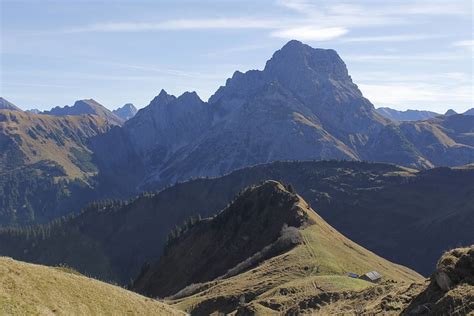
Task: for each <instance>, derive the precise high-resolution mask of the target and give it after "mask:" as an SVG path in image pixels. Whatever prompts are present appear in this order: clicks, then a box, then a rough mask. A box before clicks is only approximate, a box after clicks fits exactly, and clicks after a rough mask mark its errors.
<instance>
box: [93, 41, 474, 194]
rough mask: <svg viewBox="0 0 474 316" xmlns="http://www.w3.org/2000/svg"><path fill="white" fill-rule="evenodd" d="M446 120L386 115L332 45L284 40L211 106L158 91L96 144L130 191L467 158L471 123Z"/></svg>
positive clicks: (106, 170)
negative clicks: (358, 163)
mask: <svg viewBox="0 0 474 316" xmlns="http://www.w3.org/2000/svg"><path fill="white" fill-rule="evenodd" d="M443 120H448V117H444V118H441V119H438V120H435V121H433V122H431V121H430V122H425V123H422V124H421V123H420V124H418V123H417V122H416V123H413V122H411V123H410V122H403V123H400V122H393V121H390V120H388V119H386V118H384V117H383V116H381V115H380V114H379V113H377V111H376V110H375V108H374V106H373V105H372V104H371V103H370V102H369V101H368V100H367V99H365V98H364V97H363V95H362V93H361V92H360V90H359V89H358V88H357V86H356V85H355V84H354V83H353V82H352V79H351V77H350V76H349V74H348V71H347V68H346V66H345V64H344V62H343V61H342V60H341V58H340V57H339V56H338V54H337V53H336V52H335V51H334V50H326V49H314V48H311V47H310V46H308V45H305V44H303V43H300V42H298V41H290V42H289V43H287V44H286V45H285V46H284V47H283V48H281V49H280V50H278V51H277V52H275V54H274V55H273V57H272V58H271V59H270V60H269V61H268V62H267V63H266V65H265V68H264V69H263V70H251V71H248V72H246V73H241V72H238V71H237V72H235V73H234V75H233V76H232V78H230V79H228V80H227V81H226V84H225V86H222V87H220V88H219V89H218V90H217V91H216V93H215V94H214V95H213V96H212V97H211V98H210V99H209V101H208V102H207V103H206V102H203V101H201V100H200V99H199V97H198V96H197V95H196V94H195V93H189V92H187V93H185V94H183V95H182V96H179V97H175V96H171V95H169V94H167V93H166V92H165V91H164V90H163V91H161V93H160V94H159V95H158V96H157V97H156V98H155V99H153V100H152V102H151V103H150V105H148V106H147V107H146V108H144V109H142V110H140V111H139V112H138V113H137V115H136V116H135V117H133V118H132V119H130V120H128V121H127V122H126V123H125V124H124V126H123V127H122V128H121V129H114V130H112V131H111V132H110V133H108V134H107V135H104V136H102V137H99V138H97V139H95V140H94V142H93V147H94V151H95V154H96V157H95V158H96V160H97V161H98V163H99V166H100V171H101V175H102V176H103V178H104V179H114V181H115V180H116V181H120V179H127V183H126V184H123V185H122V189H124V190H126V191H127V190H128V191H133V190H137V189H140V188H144V187H153V188H157V187H163V186H166V185H168V184H172V183H175V182H176V181H183V180H187V179H189V178H193V177H200V176H218V175H222V174H225V173H228V172H230V171H232V170H235V169H238V168H242V167H246V166H250V165H255V164H260V163H267V162H272V161H277V160H313V159H315V160H321V159H346V160H369V161H382V162H390V163H396V164H401V165H405V166H412V167H423V168H425V167H432V166H436V165H457V164H465V163H469V162H472V161H473V160H474V146H473V145H472V141H473V136H472V134H471V133H470V132H469V130H470V129H469V128H467V129H466V128H464V130H465V131H463V132H462V133H461V134H458V132H457V127H454V126H450V127H449V128H447V127H444V126H445V124H448V123H445V122H444V121H443ZM450 122H451V121H450ZM451 123H452V122H451ZM451 123H449V124H451ZM468 123H469V122H464V123H462V124H464V125H469V124H468ZM471 126H474V120H472V124H471ZM451 127H453V128H451ZM471 129H472V128H471ZM112 144H113V145H112ZM130 166H131V167H130ZM107 181H108V180H107ZM119 187H120V186H119ZM119 187H117V188H116V189H117V190H120V188H119Z"/></svg>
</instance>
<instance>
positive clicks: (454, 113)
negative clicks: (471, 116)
mask: <svg viewBox="0 0 474 316" xmlns="http://www.w3.org/2000/svg"><path fill="white" fill-rule="evenodd" d="M456 114H458V113H457V112H456V111H454V110H453V109H449V110H447V111H446V113H444V115H446V116H451V115H456Z"/></svg>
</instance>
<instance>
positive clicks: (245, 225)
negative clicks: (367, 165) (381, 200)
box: [132, 181, 421, 315]
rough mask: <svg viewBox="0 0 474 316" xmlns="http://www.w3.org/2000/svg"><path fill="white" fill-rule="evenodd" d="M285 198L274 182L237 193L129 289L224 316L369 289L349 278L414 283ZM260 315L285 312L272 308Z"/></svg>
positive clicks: (408, 273)
mask: <svg viewBox="0 0 474 316" xmlns="http://www.w3.org/2000/svg"><path fill="white" fill-rule="evenodd" d="M291 191H292V189H291V188H290V189H287V188H285V187H284V186H283V185H281V184H280V183H278V182H275V181H267V182H265V183H263V184H261V185H258V186H256V187H250V188H248V189H246V190H244V191H243V192H242V193H241V194H240V195H239V196H238V197H237V198H236V199H235V200H234V201H233V202H232V203H231V204H230V205H229V206H228V207H227V208H225V209H224V210H223V211H222V212H220V213H219V214H217V215H216V216H215V217H213V218H210V219H206V220H202V221H199V222H197V223H196V224H194V225H193V226H191V227H189V228H188V229H187V230H186V231H184V232H183V233H181V235H180V236H177V237H175V239H173V240H171V241H170V243H169V245H168V247H167V248H166V250H165V254H164V255H163V256H162V257H161V259H160V261H159V262H158V263H157V264H155V265H152V266H150V267H149V268H148V269H144V271H143V272H142V274H141V275H140V276H139V277H138V279H137V280H136V281H135V283H134V284H133V286H132V288H133V289H134V290H137V291H139V292H142V293H145V294H146V295H149V296H153V297H155V296H159V297H163V296H169V295H171V294H175V293H177V292H178V291H179V290H180V289H182V290H181V291H179V292H178V293H177V294H176V295H175V296H174V298H175V299H176V301H175V302H174V303H175V304H176V305H177V306H179V307H180V308H183V309H185V310H186V311H188V312H192V314H200V315H208V314H210V313H213V312H224V313H229V312H232V311H233V310H236V309H237V308H238V307H239V306H240V305H242V304H244V303H251V302H253V301H259V300H260V299H262V298H266V297H272V296H273V295H275V293H280V292H282V291H283V289H284V288H288V287H292V286H295V285H296V284H299V285H300V286H301V287H303V288H305V287H306V286H308V285H309V286H311V285H312V286H313V290H314V291H316V292H318V291H322V292H324V291H327V290H328V289H329V288H332V289H333V290H335V291H337V290H348V289H362V288H366V287H369V286H370V283H369V282H366V281H363V280H359V279H353V278H351V277H349V276H348V275H347V274H348V273H351V272H352V273H357V274H363V273H365V272H368V271H372V270H377V271H378V272H379V273H381V274H382V275H383V278H384V279H385V280H393V281H397V282H413V281H417V280H421V276H420V275H418V274H417V273H416V272H414V271H412V270H409V269H407V268H404V267H402V266H398V265H395V264H393V263H391V262H389V261H387V260H384V259H382V258H380V257H378V256H376V255H375V254H373V253H371V252H369V251H367V250H366V249H364V248H362V247H360V246H359V245H357V244H355V243H353V242H352V241H350V240H349V239H347V238H345V237H344V236H343V235H341V234H339V233H338V232H337V231H335V230H334V228H332V227H331V226H330V225H328V224H327V223H326V222H325V221H324V220H323V219H322V218H321V217H319V216H318V215H317V214H316V213H315V212H314V211H313V210H312V209H311V208H310V207H309V205H308V204H307V203H306V202H305V201H304V200H303V199H302V198H301V197H300V196H298V195H297V194H296V193H293V192H291ZM185 286H189V287H188V288H185ZM172 298H173V297H172ZM294 299H295V298H294ZM266 307H269V309H270V310H273V311H284V310H285V309H287V308H288V306H287V305H286V304H278V303H277V302H274V303H273V304H269V305H267V306H266Z"/></svg>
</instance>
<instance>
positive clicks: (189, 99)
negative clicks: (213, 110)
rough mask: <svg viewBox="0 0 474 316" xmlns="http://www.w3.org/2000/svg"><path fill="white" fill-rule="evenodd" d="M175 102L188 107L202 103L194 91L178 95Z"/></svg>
mask: <svg viewBox="0 0 474 316" xmlns="http://www.w3.org/2000/svg"><path fill="white" fill-rule="evenodd" d="M176 100H177V101H179V102H182V103H186V104H189V105H192V104H198V103H202V102H203V101H202V100H201V98H200V97H199V96H198V94H197V93H196V91H191V92H189V91H186V92H184V93H183V94H182V95H180V96H179V97H178V98H177V99H176Z"/></svg>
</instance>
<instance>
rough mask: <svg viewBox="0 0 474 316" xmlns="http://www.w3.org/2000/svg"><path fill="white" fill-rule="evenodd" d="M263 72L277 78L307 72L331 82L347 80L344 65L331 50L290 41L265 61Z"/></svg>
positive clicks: (347, 76) (348, 78) (347, 74)
mask: <svg viewBox="0 0 474 316" xmlns="http://www.w3.org/2000/svg"><path fill="white" fill-rule="evenodd" d="M264 72H268V73H271V74H273V75H276V76H277V77H283V76H293V75H294V74H299V75H303V73H306V72H309V73H311V74H312V75H316V76H318V77H324V78H330V79H333V80H349V81H350V77H349V73H348V71H347V68H346V65H345V64H344V62H343V61H342V59H341V58H340V57H339V55H338V54H337V53H336V51H335V50H333V49H321V48H312V47H311V46H308V45H306V44H303V43H301V42H299V41H295V40H292V41H290V42H288V43H287V44H286V45H285V46H283V47H282V48H281V49H280V50H278V51H276V52H275V53H274V54H273V56H272V58H271V59H270V60H269V61H267V63H266V65H265V70H264Z"/></svg>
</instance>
